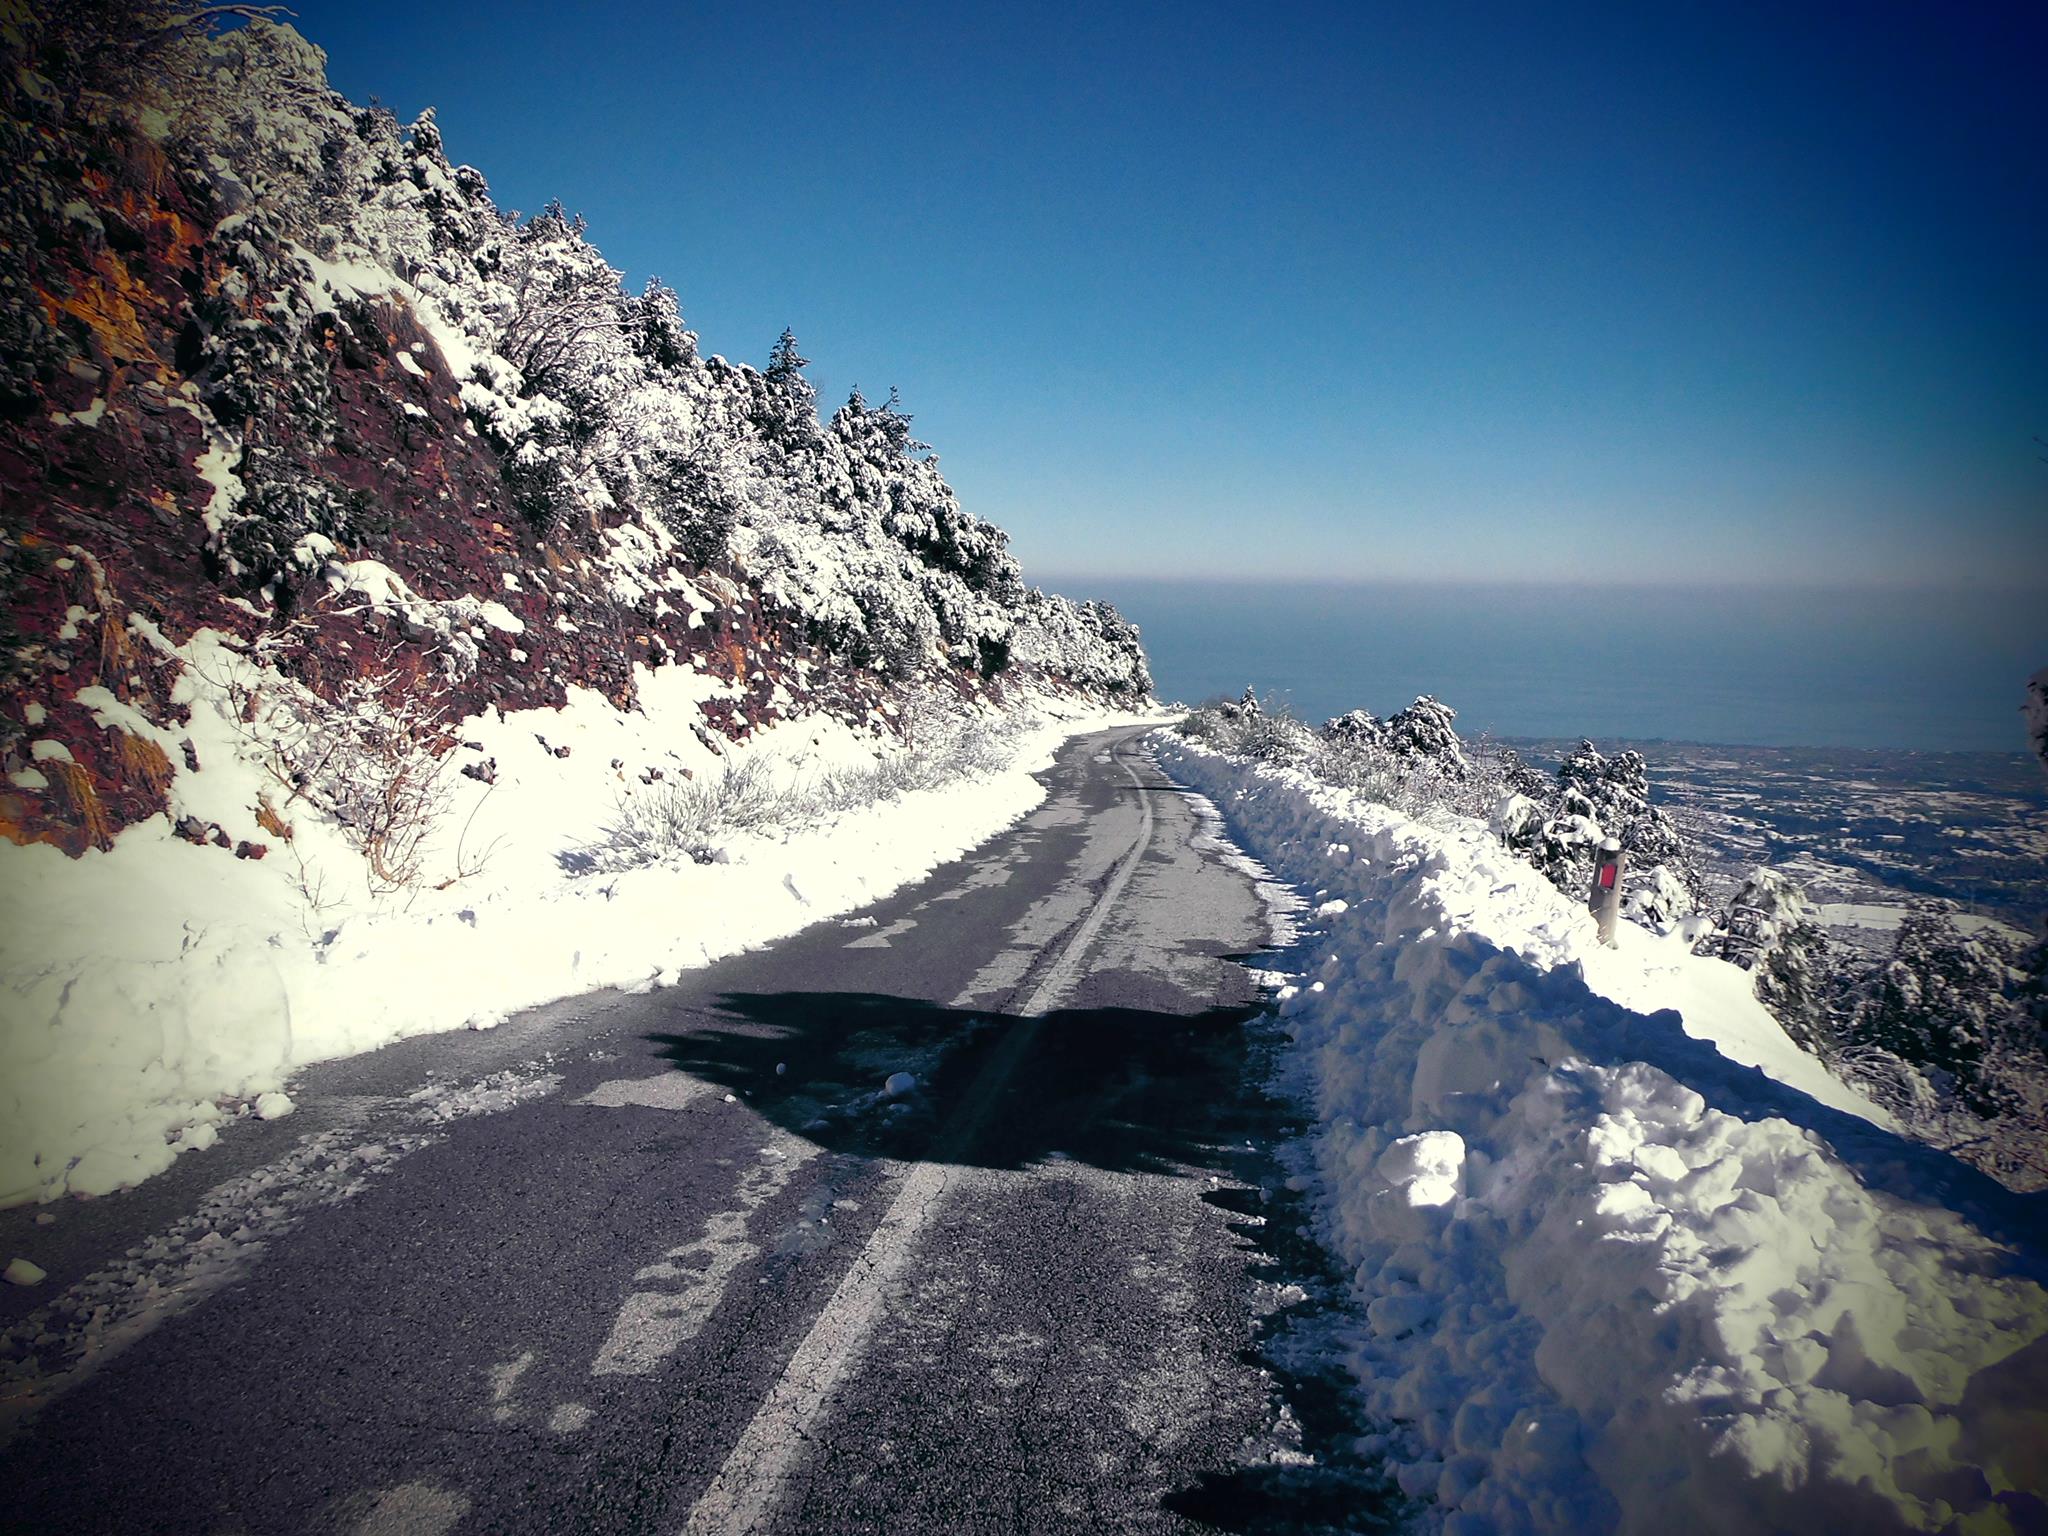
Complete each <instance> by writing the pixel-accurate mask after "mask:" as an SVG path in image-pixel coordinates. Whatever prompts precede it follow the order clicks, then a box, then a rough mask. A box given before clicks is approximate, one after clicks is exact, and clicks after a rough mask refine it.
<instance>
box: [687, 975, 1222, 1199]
mask: <svg viewBox="0 0 2048 1536" xmlns="http://www.w3.org/2000/svg"><path fill="white" fill-rule="evenodd" d="M1256 1012H1257V1009H1256V1007H1251V1006H1247V1007H1234V1008H1223V1007H1218V1008H1210V1009H1207V1010H1205V1011H1203V1012H1201V1013H1196V1014H1187V1015H1182V1014H1170V1013H1158V1012H1152V1011H1148V1010H1145V1009H1137V1008H1085V1009H1063V1010H1061V1011H1058V1012H1055V1013H1050V1014H1045V1015H1042V1016H1038V1017H1033V1018H1017V1017H1014V1016H1011V1015H1007V1014H1001V1013H991V1012H988V1011H986V1010H975V1009H959V1008H948V1007H944V1006H942V1005H940V1004H936V1003H930V1002H924V1001H920V1000H916V999H912V998H902V997H889V996H883V995H878V994H874V993H858V992H773V993H751V992H736V993H727V994H726V995H725V996H724V997H723V998H721V999H720V1003H719V1012H718V1013H717V1014H715V1015H713V1016H712V1017H711V1018H710V1019H708V1020H707V1021H706V1022H705V1024H704V1025H703V1026H702V1027H700V1028H697V1029H692V1030H688V1031H685V1032H682V1033H677V1034H661V1035H651V1036H649V1037H648V1038H649V1039H650V1040H652V1041H653V1042H654V1043H655V1044H656V1045H657V1046H659V1047H660V1049H661V1051H662V1054H663V1055H665V1056H666V1057H667V1058H668V1059H669V1060H670V1061H672V1062H674V1063H675V1064H676V1066H677V1067H679V1068H681V1069H682V1070H684V1071H687V1072H690V1073H692V1074H694V1075H696V1076H699V1077H702V1078H705V1079H707V1080H709V1081H711V1082H714V1083H719V1084H722V1085H724V1086H725V1087H726V1088H727V1089H728V1090H729V1091H731V1092H732V1093H735V1094H737V1095H739V1096H740V1097H741V1098H743V1099H745V1100H746V1101H747V1102H748V1103H749V1104H750V1105H752V1106H753V1107H754V1108H755V1109H756V1110H758V1111H759V1112H760V1113H761V1114H763V1115H765V1116H766V1117H767V1118H768V1119H770V1120H772V1121H774V1122H775V1123H776V1124H777V1125H780V1126H782V1127H783V1128H784V1129H786V1130H788V1131H791V1132H793V1133H794V1134H796V1135H799V1136H802V1137H804V1138H805V1139H807V1140H809V1141H812V1142H814V1143H816V1144H817V1145H818V1146H820V1147H823V1148H825V1149H827V1150H829V1151H836V1152H848V1153H854V1154H859V1155H869V1156H886V1157H892V1158H902V1159H937V1160H942V1161H947V1162H960V1163H967V1164H972V1165H974V1166H978V1167H988V1168H1022V1167H1026V1166H1028V1165H1030V1164H1033V1163H1038V1162H1043V1161H1046V1160H1049V1159H1060V1158H1065V1159H1072V1160H1074V1161H1078V1162H1085V1163H1089V1164H1092V1165H1094V1166H1096V1167H1098V1168H1104V1169H1110V1170H1113V1171H1117V1172H1159V1173H1173V1172H1179V1171H1183V1170H1185V1169H1188V1168H1191V1167H1193V1168H1212V1167H1215V1166H1217V1165H1218V1154H1219V1149H1220V1148H1221V1147H1222V1146H1224V1145H1225V1144H1226V1143H1227V1142H1229V1141H1230V1140H1231V1139H1232V1137H1233V1135H1237V1136H1241V1135H1242V1126H1241V1124H1240V1117H1241V1115H1242V1113H1243V1110H1242V1103H1241V1100H1242V1081H1243V1073H1244V1061H1245V1042H1244V1033H1243V1026H1244V1024H1245V1021H1246V1020H1247V1019H1249V1018H1251V1017H1252V1016H1253V1014H1254V1013H1256ZM898 1072H907V1073H909V1074H911V1075H912V1076H913V1077H914V1078H915V1079H916V1086H915V1087H914V1088H912V1089H910V1090H909V1091H907V1092H901V1093H896V1094H890V1093H888V1092H886V1091H885V1084H886V1083H887V1081H888V1079H889V1078H890V1077H891V1075H892V1074H894V1073H898Z"/></svg>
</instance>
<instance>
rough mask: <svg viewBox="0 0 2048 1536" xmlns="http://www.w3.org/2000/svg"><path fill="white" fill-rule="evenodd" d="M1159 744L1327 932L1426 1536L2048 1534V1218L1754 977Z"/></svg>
mask: <svg viewBox="0 0 2048 1536" xmlns="http://www.w3.org/2000/svg"><path fill="white" fill-rule="evenodd" d="M1155 742H1156V743H1157V750H1158V754H1159V757H1160V759H1161V761H1162V763H1163V764H1164V765H1165V766H1166V767H1167V769H1168V771H1169V772H1171V773H1174V774H1175V775H1176V776H1178V777H1180V778H1182V779H1184V780H1185V781H1187V782H1188V783H1190V784H1192V785H1194V786H1195V787H1196V788H1198V789H1200V790H1202V791H1203V792H1204V793H1206V794H1207V795H1208V796H1209V797H1210V798H1211V799H1212V800H1213V801H1214V802H1215V803H1216V805H1217V806H1218V807H1220V808H1221V810H1222V812H1223V814H1224V817H1225V819H1226V821H1227V823H1228V825H1229V828H1230V831H1231V833H1232V835H1233V836H1234V837H1235V838H1236V839H1237V840H1238V841H1239V842H1240V843H1242V845H1243V846H1244V847H1246V848H1247V849H1248V850H1249V851H1251V852H1252V853H1253V854H1255V855H1256V856H1258V857H1259V858H1260V859H1262V860H1263V861H1264V862H1265V863H1266V864H1267V865H1268V866H1269V867H1270V868H1271V869H1272V870H1273V871H1274V872H1275V873H1276V874H1277V875H1279V876H1280V877H1282V878H1285V879H1288V880H1291V881H1293V882H1295V883H1296V884H1297V885H1298V886H1299V887H1301V888H1303V889H1305V890H1309V891H1316V892H1318V893H1320V894H1321V896H1323V897H1324V898H1325V908H1324V913H1323V914H1322V915H1321V921H1322V923H1323V924H1324V925H1325V927H1324V931H1321V932H1318V933H1314V934H1310V935H1308V936H1306V937H1305V938H1304V939H1303V941H1302V942H1301V944H1300V946H1299V948H1298V949H1297V951H1296V952H1295V953H1294V954H1293V955H1292V956H1291V957H1290V960H1289V964H1290V965H1291V967H1292V968H1293V969H1295V970H1296V971H1297V972H1298V973H1299V975H1300V977H1301V978H1302V981H1303V982H1304V983H1305V984H1302V985H1296V986H1290V987H1285V988H1282V989H1281V992H1280V999H1281V1000H1280V1002H1279V1009H1280V1022H1281V1023H1282V1025H1283V1026H1284V1027H1285V1028H1286V1030H1287V1031H1288V1032H1289V1033H1290V1034H1291V1035H1292V1036H1293V1038H1294V1046H1293V1051H1294V1052H1295V1053H1296V1057H1297V1062H1298V1064H1299V1065H1300V1067H1301V1069H1302V1070H1303V1071H1304V1073H1305V1076H1306V1077H1307V1079H1308V1081H1309V1084H1310V1092H1311V1095H1312V1099H1313V1102H1314V1105H1315V1109H1316V1113H1317V1118H1318V1127H1317V1130H1316V1131H1315V1133H1314V1135H1313V1138H1312V1145H1313V1148H1314V1178H1313V1185H1314V1188H1315V1191H1316V1197H1317V1199H1318V1202H1319V1207H1320V1220H1321V1223H1322V1226H1323V1229H1324V1233H1325V1237H1326V1239H1327V1240H1328V1241H1329V1242H1330V1244H1331V1245H1332V1247H1333V1248H1334V1249H1335V1250H1336V1251H1337V1252H1338V1253H1339V1254H1340V1255H1341V1257H1342V1258H1343V1259H1344V1261H1345V1262H1346V1264H1347V1265H1348V1267H1349V1269H1350V1272H1351V1275H1352V1285H1353V1291H1354V1296H1355V1299H1356V1301H1357V1302H1358V1303H1359V1305H1360V1307H1361V1309H1362V1311H1363V1314H1364V1324H1363V1326H1362V1327H1361V1328H1360V1329H1359V1330H1358V1332H1357V1334H1356V1336H1355V1337H1354V1338H1353V1339H1352V1340H1351V1341H1350V1344H1349V1350H1350V1357H1351V1358H1350V1364H1351V1366H1352V1369H1353V1371H1354V1374H1355V1376H1356V1379H1357V1381H1358V1384H1359V1389H1360V1393H1361V1395H1362V1397H1363V1399H1364V1401H1365V1402H1366V1404H1367V1406H1368V1407H1369V1409H1370V1412H1371V1414H1372V1416H1373V1418H1374V1419H1375V1420H1376V1422H1377V1425H1378V1428H1377V1429H1376V1430H1375V1432H1374V1438H1373V1439H1372V1442H1371V1443H1372V1444H1374V1445H1376V1446H1377V1448H1378V1449H1379V1451H1380V1452H1381V1453H1382V1454H1384V1455H1385V1456H1386V1457H1387V1458H1388V1460H1389V1462H1390V1463H1391V1465H1392V1466H1393V1468H1394V1469H1395V1472H1396V1477H1397V1481H1398V1482H1399V1484H1400V1486H1401V1488H1402V1489H1403V1490H1404V1491H1405V1492H1407V1493H1408V1494H1410V1495H1411V1496H1413V1497H1416V1498H1418V1499H1420V1500H1422V1501H1424V1502H1425V1514H1424V1524H1425V1525H1426V1526H1428V1527H1430V1528H1434V1529H1441V1530H1443V1531H1445V1532H1451V1533H1458V1536H1466V1533H1478V1532H1490V1533H1511V1532H1574V1533H1576V1532H1599V1531H1611V1530H1624V1531H1645V1530H1653V1529H1656V1530H1661V1529H1665V1528H1674V1527H1675V1528H1676V1529H1681V1530H1687V1531H1713V1532H1731V1533H1732V1532H1744V1531H1760V1530H1814V1531H1821V1530H1858V1531H1879V1530H1901V1529H1924V1530H1943V1529H1956V1530H1961V1529H1968V1530H1970V1531H1973V1532H1975V1531H1985V1532H1995V1531H2007V1530H2015V1529H2017V1530H2030V1529H2037V1528H2039V1522H2040V1520H2041V1517H2042V1515H2043V1513H2044V1512H2048V1505H2044V1502H2043V1501H2044V1500H2048V1456H2044V1455H2042V1454H2041V1452H2042V1447H2043V1446H2044V1445H2048V1392H2044V1390H2043V1387H2044V1382H2048V1292H2044V1290H2043V1288H2042V1284H2041V1280H2042V1277H2043V1275H2044V1273H2048V1261H2044V1253H2048V1244H2044V1241H2043V1234H2042V1223H2041V1217H2040V1214H2039V1203H2038V1202H2029V1201H2027V1200H2026V1199H2024V1198H2023V1197H2016V1196H2012V1195H2010V1194H2008V1193H2007V1192H2005V1191H2003V1190H2001V1189H1999V1188H1997V1187H1996V1186H1995V1185H1993V1184H1991V1182H1990V1181H1989V1180H1986V1179H1983V1178H1981V1177H1979V1176H1977V1175H1976V1174H1974V1173H1973V1172H1972V1171H1971V1170H1969V1169H1968V1168H1966V1167H1964V1166H1963V1165H1961V1164H1959V1163H1956V1162H1955V1161H1953V1160H1952V1159H1949V1158H1947V1157H1945V1156H1943V1155H1942V1154H1940V1153H1937V1152H1934V1151H1931V1150H1929V1149H1927V1148H1924V1147H1921V1146H1918V1145H1916V1144H1914V1143H1911V1142H1908V1141H1906V1140H1904V1139H1903V1138H1901V1137H1899V1136H1897V1135H1896V1134H1894V1133H1893V1132H1892V1131H1891V1129H1890V1126H1889V1123H1888V1121H1887V1117H1886V1116H1885V1115H1884V1114H1883V1113H1882V1112H1881V1111H1879V1110H1877V1109H1876V1108H1875V1107H1874V1106H1872V1105H1870V1104H1869V1103H1868V1102H1866V1101H1865V1100H1863V1099H1862V1098H1861V1097H1860V1096H1859V1095H1857V1094H1855V1093H1854V1092H1853V1091H1852V1090H1850V1089H1848V1088H1847V1087H1845V1086H1844V1085H1842V1084H1841V1083H1840V1082H1838V1081H1837V1080H1836V1079H1834V1078H1833V1077H1831V1076H1830V1075H1829V1074H1828V1073H1826V1072H1825V1071H1824V1070H1823V1069H1822V1068H1821V1066H1820V1064H1819V1063H1818V1062H1817V1061H1816V1060H1815V1059H1814V1058H1812V1057H1810V1056H1808V1055H1806V1054H1805V1053H1804V1052H1802V1051H1800V1050H1799V1049H1798V1048H1797V1047H1796V1046H1794V1045H1793V1044H1792V1043H1791V1042H1790V1041H1789V1040H1788V1039H1787V1038H1786V1037H1785V1035H1784V1032H1783V1031H1782V1030H1781V1029H1780V1028H1779V1027H1778V1025H1777V1023H1776V1021H1775V1020H1774V1019H1772V1017H1771V1016H1770V1014H1769V1013H1768V1012H1767V1011H1765V1010H1764V1009H1763V1007H1762V1005H1761V1004H1759V1003H1758V1002H1757V1001H1756V998H1755V996H1754V994H1753V992H1752V991H1751V989H1750V987H1749V986H1748V978H1747V977H1746V976H1744V975H1743V974H1742V973H1741V972H1739V971H1737V970H1735V968H1733V967H1731V966H1728V965H1727V964H1725V963H1724V962H1721V961H1717V960H1707V959H1702V958H1700V957H1696V956H1693V955H1692V954H1691V953H1690V952H1689V951H1688V950H1687V949H1686V948H1685V946H1684V945H1683V944H1682V943H1674V942H1670V941H1665V940H1660V939H1657V938H1655V937H1653V936H1652V935H1650V934H1649V933H1648V932H1647V931H1646V930H1643V929H1640V928H1637V927H1635V926H1634V925H1632V924H1624V925H1623V933H1622V936H1621V944H1620V946H1619V948H1617V949H1605V948H1603V947H1602V946H1600V944H1599V943H1598V940H1597V936H1596V934H1595V931H1594V928H1593V923H1592V920H1591V918H1590V916H1589V915H1588V914H1587V913H1586V912H1584V911H1583V910H1582V909H1580V908H1579V907H1578V906H1577V905H1576V904H1575V903H1573V902H1571V901H1569V900H1567V899H1566V898H1564V897H1563V896H1561V895H1560V894H1559V893H1558V892H1557V891H1556V890H1555V889H1554V888H1553V887H1552V886H1550V885H1549V883H1548V882H1547V881H1545V880H1544V879H1543V878H1542V877H1541V876H1540V875H1538V874H1536V873H1535V872H1534V871H1533V870H1531V869H1530V868H1528V867H1527V866H1526V865H1523V864H1521V863H1519V862H1518V861H1516V860H1515V859H1513V858H1512V857H1511V856H1510V855H1509V854H1508V853H1507V852H1506V850H1505V849H1502V848H1501V847H1499V845H1498V844H1497V843H1496V842H1495V841H1494V840H1493V839H1492V838H1491V837H1490V835H1489V834H1488V833H1487V832H1486V831H1485V829H1484V828H1483V827H1480V826H1479V825H1478V824H1477V823H1464V822H1461V821H1458V820H1456V819H1453V818H1446V819H1443V820H1441V821H1432V822H1431V823H1430V824H1428V825H1425V824H1423V823H1420V822H1417V821H1414V820H1411V819H1410V818H1408V817H1406V816H1403V815H1401V814H1399V813H1397V812H1395V811H1392V810H1389V809H1387V808H1386V807H1383V806H1380V805H1377V804H1374V803H1371V802H1368V801H1365V800H1363V799H1361V798H1357V797H1354V796H1351V795H1349V794H1345V793H1343V792H1340V791H1337V790H1334V789H1332V788H1330V787H1329V786H1327V785H1323V784H1320V783H1319V782H1317V781H1315V780H1313V779H1310V778H1307V777H1305V776H1303V775H1301V774H1299V773H1295V772H1291V771H1287V770H1282V769H1275V768H1271V767H1264V766H1259V765H1254V764H1247V763H1243V762H1236V761H1232V760H1229V759H1226V758H1223V757H1221V756H1220V755H1218V754H1216V753H1214V752H1211V751H1209V750H1208V749H1206V748H1203V747H1199V746H1197V745H1194V744H1192V743H1188V742H1185V741H1182V740H1179V739H1177V738H1171V737H1158V738H1155ZM1340 902H1341V903H1342V904H1343V905H1342V910H1337V911H1332V910H1330V909H1331V908H1332V907H1334V906H1336V904H1337V903H1340ZM1309 978H1313V980H1310V979H1309Z"/></svg>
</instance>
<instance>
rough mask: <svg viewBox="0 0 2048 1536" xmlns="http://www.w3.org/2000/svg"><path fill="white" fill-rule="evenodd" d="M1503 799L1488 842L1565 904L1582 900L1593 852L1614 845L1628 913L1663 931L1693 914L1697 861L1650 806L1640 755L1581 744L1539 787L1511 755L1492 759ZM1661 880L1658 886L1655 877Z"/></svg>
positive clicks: (1701, 889)
mask: <svg viewBox="0 0 2048 1536" xmlns="http://www.w3.org/2000/svg"><path fill="white" fill-rule="evenodd" d="M1494 771H1495V773H1496V774H1497V775H1498V781H1499V783H1500V785H1501V786H1502V788H1503V789H1504V790H1505V791H1506V792H1507V797H1508V798H1505V799H1503V801H1502V802H1501V803H1500V804H1498V805H1497V806H1496V807H1495V809H1494V814H1493V816H1492V824H1493V829H1494V832H1495V834H1496V835H1497V836H1498V837H1500V839H1501V840H1502V841H1503V842H1505V843H1506V844H1507V845H1508V846H1509V847H1510V848H1512V849H1513V850H1514V851H1515V852H1516V853H1517V854H1519V855H1520V856H1521V857H1522V858H1524V859H1526V860H1528V861H1529V862H1530V863H1531V864H1533V865H1535V866H1536V868H1538V869H1539V870H1541V871H1542V872H1543V874H1544V875H1545V876H1546V877H1547V878H1548V879H1549V880H1550V882H1551V884H1553V885H1555V886H1556V887H1557V888H1558V889H1559V890H1561V891H1563V892H1564V893H1565V894H1566V895H1568V896H1575V897H1576V896H1583V895H1584V894H1585V892H1586V890H1587V889H1588V887H1589V886H1590V884H1591V882H1592V877H1593V865H1594V862H1595V858H1596V855H1597V854H1598V851H1599V847H1600V844H1601V843H1602V842H1603V841H1604V840H1606V839H1607V838H1610V837H1611V838H1615V839H1618V840H1619V841H1620V843H1621V845H1622V848H1623V849H1624V850H1625V851H1626V852H1627V853H1628V855H1629V860H1628V875H1627V878H1628V880H1629V882H1630V887H1631V889H1632V890H1640V891H1641V894H1640V895H1639V896H1637V897H1636V898H1635V910H1636V911H1637V912H1640V913H1642V914H1644V915H1645V916H1647V917H1650V918H1651V919H1652V920H1653V922H1654V923H1655V924H1656V925H1658V926H1668V925H1670V924H1672V923H1675V922H1677V921H1679V920H1680V919H1682V918H1684V917H1686V916H1689V915H1690V914H1692V913H1693V912H1695V911H1697V910H1698V908H1699V903H1700V901H1701V899H1702V897H1703V895H1704V893H1705V883H1704V881H1703V880H1702V878H1701V875H1700V871H1699V864H1698V860H1697V858H1696V857H1695V855H1694V853H1693V850H1692V848H1691V846H1690V845H1689V844H1688V843H1687V841H1686V838H1685V836H1684V834H1683V833H1682V832H1680V830H1679V829H1678V826H1677V824H1676V823H1674V822H1673V821H1672V820H1671V818H1670V817H1669V816H1668V815H1666V814H1665V812H1664V811H1663V810H1662V809H1661V808H1660V807H1658V806H1655V805H1652V804H1651V803H1650V775H1649V768H1648V765H1647V764H1645V763H1644V761H1643V756H1642V754H1641V753H1640V752H1633V751H1630V752H1621V753H1618V754H1617V755H1615V756H1614V757H1607V756H1605V755H1603V754H1602V753H1601V752H1600V751H1599V749H1598V748H1596V747H1595V746H1594V745H1593V743H1592V742H1590V741H1581V742H1580V743H1579V744H1578V746H1576V747H1574V748H1573V749H1572V750H1571V751H1570V752H1569V753H1567V754H1566V755H1565V758H1564V761H1563V762H1561V763H1559V764H1558V768H1557V774H1556V777H1555V778H1554V779H1545V778H1544V777H1543V776H1542V775H1541V774H1538V773H1537V772H1536V771H1535V770H1534V769H1532V768H1530V767H1529V766H1528V765H1527V764H1526V763H1524V762H1522V760H1521V759H1520V758H1519V757H1517V756H1516V755H1515V754H1514V753H1512V752H1511V751H1508V750H1506V749H1503V750H1502V751H1500V752H1499V753H1497V754H1496V759H1495V768H1494ZM1660 870H1661V871H1662V872H1663V875H1664V878H1662V879H1660V878H1659V874H1658V872H1659V871H1660Z"/></svg>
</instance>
